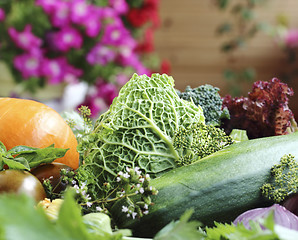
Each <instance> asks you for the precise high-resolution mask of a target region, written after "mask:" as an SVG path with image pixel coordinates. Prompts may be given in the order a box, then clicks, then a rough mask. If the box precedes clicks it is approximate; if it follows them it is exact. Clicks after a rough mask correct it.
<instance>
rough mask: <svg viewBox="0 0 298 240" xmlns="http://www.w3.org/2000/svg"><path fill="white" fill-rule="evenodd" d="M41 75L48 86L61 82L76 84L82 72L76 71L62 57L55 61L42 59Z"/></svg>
mask: <svg viewBox="0 0 298 240" xmlns="http://www.w3.org/2000/svg"><path fill="white" fill-rule="evenodd" d="M41 67H42V74H43V76H44V77H46V79H47V81H48V82H49V83H50V84H57V83H61V82H63V81H66V82H76V81H77V78H78V77H80V76H81V75H82V70H80V69H77V68H75V67H73V66H72V65H70V64H69V63H68V62H67V59H66V58H64V57H60V58H56V59H44V61H43V62H42V66H41Z"/></svg>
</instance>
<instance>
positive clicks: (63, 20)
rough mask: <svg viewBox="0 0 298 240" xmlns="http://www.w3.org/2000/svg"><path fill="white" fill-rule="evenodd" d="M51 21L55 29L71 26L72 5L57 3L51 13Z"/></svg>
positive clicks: (62, 2)
mask: <svg viewBox="0 0 298 240" xmlns="http://www.w3.org/2000/svg"><path fill="white" fill-rule="evenodd" d="M50 19H51V22H52V24H53V26H55V27H64V26H67V25H69V24H70V3H69V2H65V1H57V2H56V3H55V5H54V7H53V9H52V11H51V12H50Z"/></svg>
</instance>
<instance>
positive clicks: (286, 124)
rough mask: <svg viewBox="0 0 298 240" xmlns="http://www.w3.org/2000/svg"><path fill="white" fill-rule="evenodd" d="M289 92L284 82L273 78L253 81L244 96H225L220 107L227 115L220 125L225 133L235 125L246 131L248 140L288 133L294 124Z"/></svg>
mask: <svg viewBox="0 0 298 240" xmlns="http://www.w3.org/2000/svg"><path fill="white" fill-rule="evenodd" d="M293 94H294V91H293V89H292V88H290V87H289V86H288V85H287V84H286V83H282V82H281V81H280V80H279V79H277V78H273V79H272V80H271V81H268V82H267V81H257V82H255V83H254V84H253V86H252V91H251V92H249V93H248V97H235V98H232V97H231V96H230V95H226V96H225V97H224V98H223V107H227V108H228V110H229V112H230V116H231V117H230V119H225V120H223V124H222V127H223V128H224V129H225V131H226V132H227V133H228V134H229V133H230V132H231V131H232V129H235V128H236V129H243V130H246V131H247V136H248V137H249V138H250V139H253V138H260V137H269V136H276V135H285V134H289V133H290V132H291V127H292V123H296V122H295V120H294V114H293V113H292V111H291V110H290V109H289V107H288V102H289V98H288V96H292V95H293Z"/></svg>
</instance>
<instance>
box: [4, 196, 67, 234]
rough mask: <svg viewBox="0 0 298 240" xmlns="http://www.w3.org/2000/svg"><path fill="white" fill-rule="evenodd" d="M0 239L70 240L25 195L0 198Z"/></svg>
mask: <svg viewBox="0 0 298 240" xmlns="http://www.w3.org/2000/svg"><path fill="white" fill-rule="evenodd" d="M0 222H1V227H0V236H1V235H3V237H2V236H1V237H2V238H1V239H3V240H6V239H30V240H41V239H43V240H53V239H55V240H71V238H70V237H68V236H67V235H65V234H64V232H63V231H60V230H59V229H57V228H56V227H55V225H54V224H53V223H52V222H50V220H49V219H48V218H47V216H46V215H45V213H44V212H43V209H41V208H38V209H35V207H34V200H33V199H31V198H29V197H28V196H25V195H18V196H16V195H1V196H0Z"/></svg>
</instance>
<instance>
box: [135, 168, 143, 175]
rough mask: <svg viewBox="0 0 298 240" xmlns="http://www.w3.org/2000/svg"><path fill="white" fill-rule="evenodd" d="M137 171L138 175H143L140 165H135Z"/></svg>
mask: <svg viewBox="0 0 298 240" xmlns="http://www.w3.org/2000/svg"><path fill="white" fill-rule="evenodd" d="M135 172H136V174H138V175H141V174H142V171H140V168H139V167H135Z"/></svg>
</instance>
